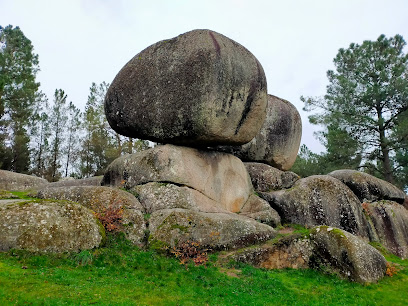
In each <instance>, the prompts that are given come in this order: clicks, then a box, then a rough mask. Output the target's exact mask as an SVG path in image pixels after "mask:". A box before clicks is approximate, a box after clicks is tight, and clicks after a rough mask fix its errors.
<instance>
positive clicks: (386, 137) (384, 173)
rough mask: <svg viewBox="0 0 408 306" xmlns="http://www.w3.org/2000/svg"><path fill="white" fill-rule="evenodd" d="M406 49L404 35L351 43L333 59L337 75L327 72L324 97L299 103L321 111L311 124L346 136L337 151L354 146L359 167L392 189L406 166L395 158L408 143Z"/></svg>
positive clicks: (310, 109) (333, 72) (407, 62)
mask: <svg viewBox="0 0 408 306" xmlns="http://www.w3.org/2000/svg"><path fill="white" fill-rule="evenodd" d="M405 45H406V43H405V41H404V39H403V38H402V36H400V35H396V36H394V37H391V38H386V37H385V36H384V35H381V36H380V37H379V38H378V39H377V40H376V41H364V42H363V43H362V44H361V45H359V44H354V43H352V44H351V45H350V47H349V48H348V49H340V50H339V52H338V54H337V56H336V58H335V59H334V65H335V67H336V70H335V71H332V70H329V71H328V72H327V76H328V79H329V85H328V86H327V92H326V95H325V96H324V97H323V98H310V97H308V98H304V97H301V99H302V101H303V102H304V103H305V107H304V110H306V111H313V110H320V111H322V112H320V113H317V114H313V115H311V116H310V117H309V120H310V122H311V123H314V124H321V125H323V126H325V127H326V129H327V128H328V127H330V126H334V127H335V128H336V129H339V130H340V131H342V133H343V134H344V135H347V139H348V142H347V143H342V142H340V143H338V144H337V146H336V148H337V149H340V148H342V147H345V146H348V143H349V140H352V141H353V142H354V143H355V145H356V148H359V150H360V157H359V158H361V161H362V165H361V167H365V168H366V169H367V170H369V171H371V172H372V173H373V174H375V175H377V176H379V177H383V178H384V179H386V180H387V181H389V182H391V183H393V182H394V181H395V179H396V176H395V171H396V170H397V169H398V168H400V167H401V166H402V165H401V164H400V161H401V159H398V158H397V154H399V153H398V152H401V151H404V149H406V140H407V137H408V129H401V128H399V127H398V126H399V125H400V124H401V122H402V118H403V117H405V116H407V110H408V55H406V54H404V53H403V48H404V46H405ZM340 141H341V139H340ZM336 148H333V150H336ZM344 154H347V152H344ZM402 184H405V185H408V182H405V183H402Z"/></svg>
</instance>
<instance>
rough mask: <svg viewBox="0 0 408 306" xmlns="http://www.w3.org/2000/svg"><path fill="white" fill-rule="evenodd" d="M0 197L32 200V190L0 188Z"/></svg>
mask: <svg viewBox="0 0 408 306" xmlns="http://www.w3.org/2000/svg"><path fill="white" fill-rule="evenodd" d="M0 199H23V200H32V199H34V198H33V197H32V192H30V191H6V190H0Z"/></svg>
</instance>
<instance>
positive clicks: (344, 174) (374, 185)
mask: <svg viewBox="0 0 408 306" xmlns="http://www.w3.org/2000/svg"><path fill="white" fill-rule="evenodd" d="M328 175H330V176H332V177H335V178H337V179H339V180H340V181H342V182H343V183H344V184H346V185H347V186H348V187H349V188H350V189H351V190H352V191H353V192H354V193H355V194H356V195H357V197H358V198H359V199H360V201H361V202H365V201H370V202H373V201H377V200H391V201H395V202H398V203H400V204H402V203H404V199H405V193H404V192H403V191H402V190H400V189H398V188H397V187H395V186H394V185H392V184H390V183H388V182H386V181H384V180H381V179H379V178H376V177H374V176H372V175H370V174H367V173H363V172H359V171H356V170H348V169H345V170H336V171H333V172H330V173H329V174H328Z"/></svg>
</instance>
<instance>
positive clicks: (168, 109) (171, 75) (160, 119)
mask: <svg viewBox="0 0 408 306" xmlns="http://www.w3.org/2000/svg"><path fill="white" fill-rule="evenodd" d="M266 96H267V88H266V78H265V73H264V71H263V68H262V66H261V64H260V63H259V62H258V60H257V59H256V58H255V57H254V56H253V55H252V54H251V53H250V52H249V51H248V50H247V49H246V48H244V47H243V46H241V45H240V44H238V43H237V42H235V41H233V40H231V39H229V38H228V37H225V36H223V35H221V34H219V33H216V32H213V31H210V30H194V31H191V32H187V33H185V34H182V35H179V36H177V37H175V38H172V39H167V40H163V41H160V42H158V43H155V44H153V45H151V46H150V47H148V48H146V49H144V50H143V51H141V52H140V53H138V54H137V55H136V56H135V57H134V58H132V59H131V60H130V61H129V62H128V63H127V64H126V65H125V66H124V67H123V68H122V69H121V70H120V72H119V73H118V74H117V76H116V77H115V79H114V80H113V82H112V84H111V86H110V87H109V90H108V92H107V94H106V98H105V113H106V117H107V119H108V122H109V124H110V125H111V126H112V128H113V129H114V130H115V131H116V132H118V133H119V134H122V135H125V136H129V137H134V138H141V139H149V140H152V141H156V142H160V143H174V144H182V145H192V146H208V145H218V144H243V143H247V142H249V141H250V140H251V139H252V138H253V137H254V136H255V135H256V133H257V132H258V131H259V129H260V127H261V126H262V123H263V121H264V118H265V109H266V103H267V98H266Z"/></svg>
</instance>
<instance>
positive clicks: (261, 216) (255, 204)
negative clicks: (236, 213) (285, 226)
mask: <svg viewBox="0 0 408 306" xmlns="http://www.w3.org/2000/svg"><path fill="white" fill-rule="evenodd" d="M241 215H242V216H247V217H250V218H252V219H255V220H256V221H258V222H261V223H265V224H268V225H270V226H272V227H277V226H278V225H280V223H281V218H280V216H279V214H278V212H277V211H276V210H274V209H273V208H272V207H271V206H270V205H269V204H268V202H266V201H265V200H263V199H261V198H260V197H258V196H256V195H254V194H252V195H251V196H250V197H249V199H248V201H247V202H246V203H245V205H244V206H243V207H242V209H241Z"/></svg>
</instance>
